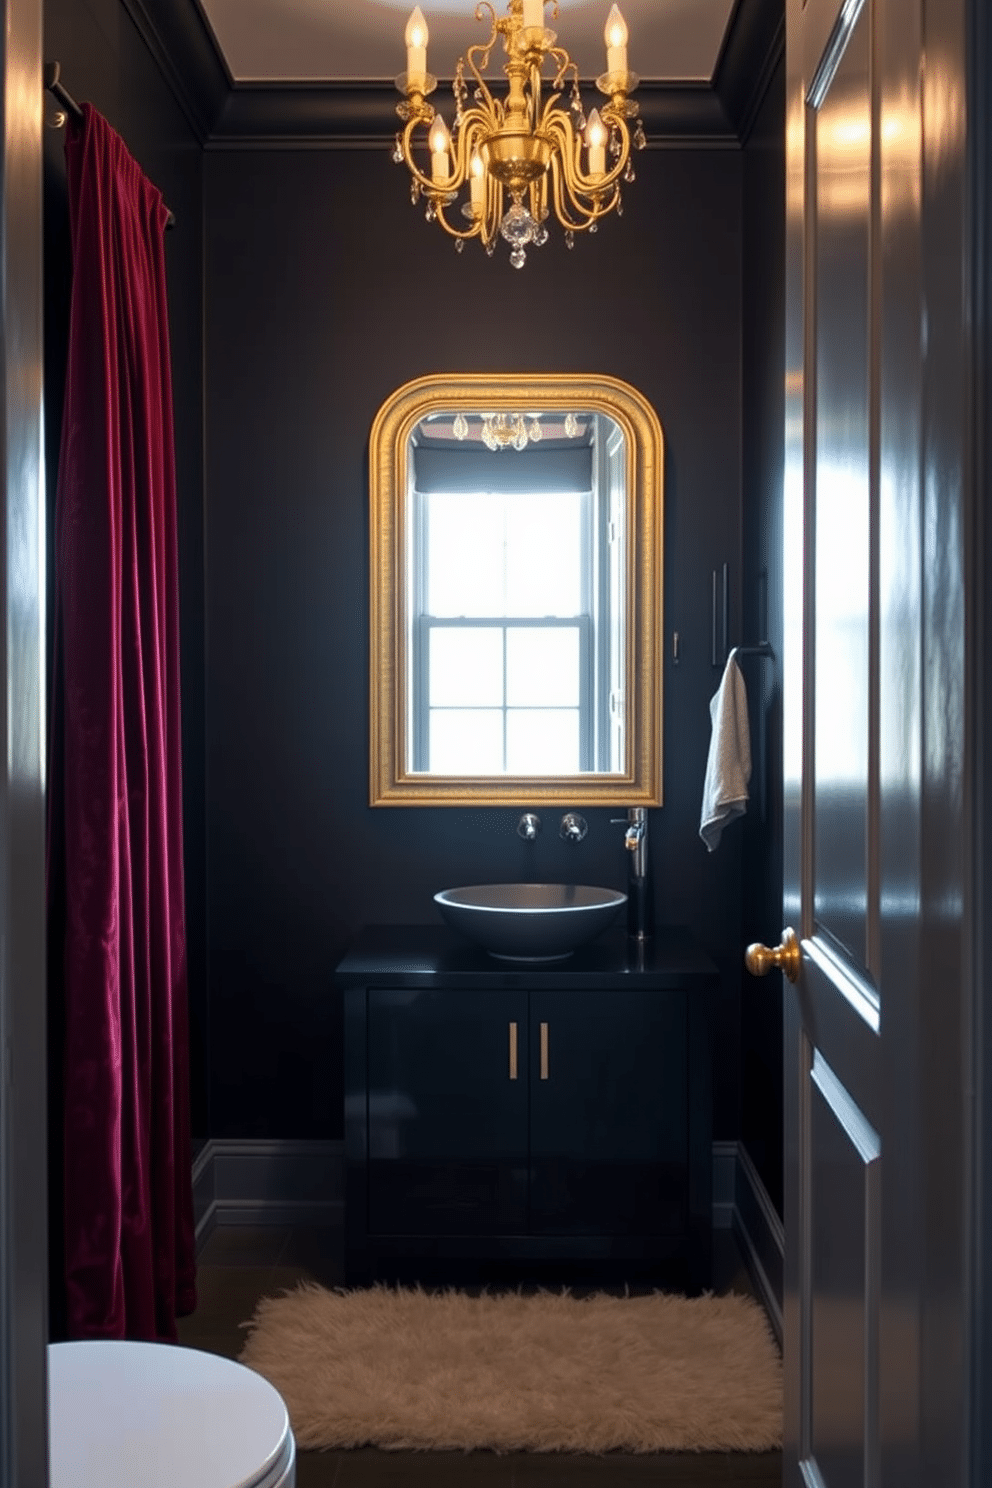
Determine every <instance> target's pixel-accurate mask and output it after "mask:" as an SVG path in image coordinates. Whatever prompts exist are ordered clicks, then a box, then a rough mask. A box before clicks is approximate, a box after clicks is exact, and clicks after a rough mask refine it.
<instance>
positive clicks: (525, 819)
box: [517, 811, 541, 842]
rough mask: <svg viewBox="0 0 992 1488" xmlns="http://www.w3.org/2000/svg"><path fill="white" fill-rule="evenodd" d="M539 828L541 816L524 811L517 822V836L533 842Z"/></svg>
mask: <svg viewBox="0 0 992 1488" xmlns="http://www.w3.org/2000/svg"><path fill="white" fill-rule="evenodd" d="M540 830H541V818H540V817H539V816H535V815H534V812H533V811H525V812H524V814H523V816H522V817H521V818H520V820H519V821H518V822H517V836H518V837H522V838H523V839H524V841H525V842H533V841H534V838H535V837H536V836H537V834H538V832H539V831H540Z"/></svg>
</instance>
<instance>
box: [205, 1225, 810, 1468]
mask: <svg viewBox="0 0 992 1488" xmlns="http://www.w3.org/2000/svg"><path fill="white" fill-rule="evenodd" d="M715 1238H716V1245H715V1255H714V1285H715V1287H716V1289H717V1290H720V1291H731V1290H733V1291H738V1292H739V1291H748V1292H750V1291H752V1287H751V1283H750V1279H749V1277H748V1274H747V1271H746V1269H745V1268H744V1266H743V1265H742V1263H741V1260H740V1256H739V1254H738V1252H737V1249H736V1247H735V1245H734V1242H733V1239H732V1237H731V1236H730V1234H729V1232H725V1231H722V1232H721V1231H718V1232H717V1235H716V1237H715ZM342 1252H343V1247H342V1237H341V1234H340V1232H339V1231H335V1230H328V1231H320V1230H314V1229H292V1228H283V1227H279V1226H275V1225H272V1226H265V1227H260V1228H249V1227H247V1226H234V1225H230V1226H225V1227H223V1228H219V1229H216V1230H215V1231H214V1232H213V1234H212V1235H211V1236H210V1238H209V1240H208V1241H207V1243H206V1245H205V1246H204V1248H203V1250H202V1251H201V1253H200V1258H199V1267H198V1276H197V1290H198V1295H199V1303H198V1306H197V1309H196V1312H195V1313H194V1314H193V1316H192V1317H188V1318H182V1319H180V1323H179V1341H180V1343H182V1344H185V1345H187V1346H188V1347H191V1348H202V1349H208V1350H210V1351H211V1352H213V1353H218V1354H226V1355H227V1356H228V1357H229V1358H237V1356H238V1354H239V1352H240V1350H241V1346H242V1342H243V1337H244V1335H243V1331H242V1328H241V1326H240V1325H241V1324H242V1323H243V1322H245V1321H247V1319H248V1318H250V1317H251V1315H252V1313H253V1312H254V1310H255V1304H256V1302H257V1301H258V1300H259V1298H260V1297H263V1296H266V1295H272V1294H274V1293H277V1292H279V1291H282V1290H283V1289H284V1288H286V1287H293V1286H295V1285H296V1284H297V1282H299V1281H302V1280H305V1279H309V1280H313V1281H318V1282H320V1283H322V1284H323V1285H325V1286H340V1285H341V1283H342V1281H343V1277H344V1268H343V1260H342ZM296 1482H297V1485H298V1488H715V1485H717V1484H720V1485H722V1488H734V1485H740V1488H780V1484H781V1482H782V1459H781V1454H780V1453H778V1452H671V1453H657V1454H653V1453H652V1454H636V1455H630V1454H626V1453H619V1452H610V1453H607V1454H606V1455H604V1456H598V1457H597V1456H579V1455H574V1454H565V1453H543V1452H542V1453H528V1452H511V1453H508V1454H506V1455H505V1456H497V1455H495V1454H494V1453H492V1452H469V1453H463V1452H380V1451H377V1450H375V1449H374V1448H366V1449H363V1450H360V1451H348V1452H333V1451H331V1452H300V1453H299V1455H298V1457H297V1470H296Z"/></svg>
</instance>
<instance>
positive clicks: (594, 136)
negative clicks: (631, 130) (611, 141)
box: [586, 109, 606, 176]
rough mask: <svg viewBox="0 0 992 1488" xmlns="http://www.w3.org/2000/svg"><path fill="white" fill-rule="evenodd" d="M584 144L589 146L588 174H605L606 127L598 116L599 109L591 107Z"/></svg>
mask: <svg viewBox="0 0 992 1488" xmlns="http://www.w3.org/2000/svg"><path fill="white" fill-rule="evenodd" d="M586 144H587V145H588V146H589V174H590V176H605V175H606V127H605V125H604V124H603V121H602V119H601V118H600V117H599V109H593V111H592V113H591V114H590V115H589V123H588V125H587V126H586Z"/></svg>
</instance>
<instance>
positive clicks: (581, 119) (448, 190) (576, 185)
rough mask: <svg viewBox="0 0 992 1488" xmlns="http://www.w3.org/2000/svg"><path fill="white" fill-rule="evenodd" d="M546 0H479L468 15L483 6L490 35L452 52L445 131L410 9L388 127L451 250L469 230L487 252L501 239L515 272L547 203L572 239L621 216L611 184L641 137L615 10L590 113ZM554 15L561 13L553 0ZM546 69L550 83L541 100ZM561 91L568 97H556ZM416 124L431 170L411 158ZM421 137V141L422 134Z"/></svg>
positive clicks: (623, 30)
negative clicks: (496, 0)
mask: <svg viewBox="0 0 992 1488" xmlns="http://www.w3.org/2000/svg"><path fill="white" fill-rule="evenodd" d="M546 3H547V0H508V5H507V12H508V13H507V15H506V16H504V17H502V18H500V17H497V14H496V11H495V8H494V7H493V6H492V5H491V4H490V3H489V0H480V3H479V4H478V5H477V6H476V9H475V18H476V20H477V21H481V20H483V19H484V18H485V16H486V15H487V14H488V15H489V17H490V19H491V27H492V29H491V32H490V35H489V40H488V41H486V42H481V43H479V44H478V45H476V46H471V47H469V48H468V50H467V52H466V54H465V57H459V59H458V65H457V67H456V69H455V78H454V83H453V85H452V91H453V93H454V98H455V115H454V121H453V125H452V131H453V132H450V133H449V130H448V127H447V125H446V124H445V122H444V120H443V118H442V117H441V115H440V114H439V113H437V112H436V111H435V109H434V108H433V107H432V106H431V104H429V103H428V102H427V98H428V96H429V94H431V93H433V91H434V89H435V88H436V87H437V79H436V78H434V77H432V76H431V74H430V73H429V72H428V71H427V41H428V33H427V25H426V22H425V21H424V17H423V14H422V13H421V10H420V7H419V6H418V7H417V8H416V9H415V10H414V12H413V14H412V15H411V17H410V20H409V22H408V24H407V28H406V38H405V39H406V49H407V64H406V65H407V70H406V72H404V73H402V74H401V75H400V76H399V77H398V78H397V79H396V86H397V88H398V89H399V91H400V92H401V93H403V94H405V101H404V102H403V103H400V104H397V106H396V112H397V113H398V114H399V116H400V118H401V119H402V120H404V127H403V129H402V131H401V132H400V133H399V134H397V136H396V148H395V151H394V153H393V159H394V160H395V161H396V162H397V164H400V163H402V162H403V161H406V164H407V167H408V169H409V171H410V174H411V176H412V177H413V181H412V185H411V194H412V198H413V201H414V203H416V202H418V201H420V200H426V203H427V208H426V216H427V220H428V222H435V221H436V222H439V223H440V224H441V226H442V227H443V228H444V230H445V232H446V233H448V234H450V236H451V237H453V238H454V240H455V247H456V249H458V251H459V252H460V251H461V249H462V247H463V245H464V243H465V240H466V239H467V238H478V239H479V240H480V241H481V243H482V244H483V246H484V248H485V250H486V252H487V253H489V254H491V253H492V252H493V251H494V249H495V247H496V241H497V238H498V237H500V236H502V237H503V238H504V239H505V240H506V242H507V243H508V244H509V245H510V262H511V263H512V264H513V265H514V267H515V268H518V269H519V268H522V267H523V265H524V262H525V259H526V249H527V248H528V247H529V246H534V247H536V248H539V247H540V246H541V244H542V243H545V242H546V241H547V237H548V230H547V227H546V226H545V222H546V220H547V219H548V217H549V216H550V213H551V209H552V208H553V209H554V213H555V216H556V217H557V218H558V221H559V222H560V223H561V225H562V227H563V228H564V230H565V242H566V244H567V245H568V247H569V248H571V247H572V246H573V244H574V241H575V234H576V233H577V232H591V233H592V232H595V231H596V229H597V226H598V224H599V220H600V218H601V217H605V216H606V214H607V213H608V212H612V211H616V213H617V216H620V215H621V213H622V210H623V207H622V203H621V197H620V182H621V180H625V181H632V180H633V179H634V170H633V165H632V163H631V159H630V152H631V146H632V145H633V146H634V147H635V148H637V149H642V148H643V147H644V144H645V143H646V142H645V138H644V129H643V126H642V124H641V121H640V119H638V117H637V104H636V103H633V102H632V101H631V100H630V98H629V96H628V95H629V94H630V93H632V92H633V91H634V89H635V88H636V87H637V82H638V79H637V76H636V74H635V73H633V72H630V71H628V68H627V27H626V25H625V24H624V19H623V17H622V16H621V14H620V12H619V10H618V9H617V7H616V6H615V5H614V6H613V9H612V10H611V11H610V14H609V18H608V20H607V22H606V30H605V38H606V71H605V72H604V73H603V74H602V76H601V77H599V78H597V79H596V86H597V88H598V89H599V91H600V93H602V94H604V95H605V96H606V98H607V99H608V100H609V102H607V103H604V105H603V107H602V111H601V112H600V110H598V109H593V110H592V112H591V113H590V115H589V118H588V120H587V119H586V117H585V111H584V109H583V105H582V98H581V95H580V93H579V74H578V68H577V67H576V65H575V63H574V62H573V61H572V59H571V57H569V55H568V53H567V52H566V51H565V50H564V48H562V47H560V46H557V45H556V40H557V38H556V36H555V33H554V32H553V31H550V30H548V29H547V28H546V27H545V25H544V7H545V4H546ZM551 18H552V20H557V19H558V5H557V0H554V3H553V5H552V12H551ZM500 38H502V41H503V49H504V51H505V53H506V59H507V60H506V62H505V64H504V67H503V71H504V73H505V74H506V78H507V84H508V86H507V92H506V97H505V98H497V97H494V96H493V94H492V92H491V91H490V88H489V85H488V84H487V83H486V81H485V79H484V78H483V73H484V71H485V70H486V68H488V66H489V57H490V53H491V52H492V50H493V48H494V47H495V46H496V43H497V41H498V40H499V39H500ZM466 58H467V62H466ZM546 68H547V69H548V79H549V82H550V91H549V92H548V94H547V96H546V97H545V98H543V99H542V94H541V88H542V75H543V74H544V72H545V69H546ZM466 71H467V72H468V73H469V74H470V80H466ZM473 82H474V88H473V92H472V104H471V106H470V105H469V88H470V86H472V83H473ZM566 88H568V90H569V101H568V104H567V105H562V104H561V103H560V102H559V100H560V99H561V98H562V95H563V93H564V92H565V90H566ZM421 130H423V131H426V134H427V147H428V150H429V153H430V174H429V175H428V174H425V173H424V171H423V170H421V168H420V166H418V164H417V163H416V160H415V159H414V142H415V138H416V137H417V133H418V131H421ZM632 131H633V132H632ZM418 144H419V145H420V146H421V148H422V139H418ZM608 161H609V163H608ZM466 185H467V186H468V198H467V200H463V202H462V207H461V216H462V220H463V221H464V222H465V223H466V225H465V226H461V225H459V224H457V223H455V222H451V221H449V220H448V215H447V214H448V212H449V210H450V208H452V207H453V206H454V205H455V203H456V202H457V201H458V198H459V194H460V193H461V192H462V191H463V190H464V188H465V187H466ZM507 198H509V205H507Z"/></svg>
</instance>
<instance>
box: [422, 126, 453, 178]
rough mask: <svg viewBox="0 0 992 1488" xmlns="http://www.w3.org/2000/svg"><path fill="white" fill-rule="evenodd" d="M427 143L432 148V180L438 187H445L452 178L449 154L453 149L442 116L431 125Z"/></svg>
mask: <svg viewBox="0 0 992 1488" xmlns="http://www.w3.org/2000/svg"><path fill="white" fill-rule="evenodd" d="M427 142H428V144H429V145H430V147H431V180H432V181H433V182H434V183H435V185H437V186H445V185H447V183H448V180H449V179H450V176H451V169H450V164H451V157H450V155H449V153H448V152H449V150H450V147H451V135H450V134H449V133H448V126H447V124H445V122H444V120H443V119H442V118H441V115H440V114H438V115H437V117H436V118H435V120H434V123H433V124H432V125H431V129H430V134H429V135H428V136H427Z"/></svg>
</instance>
